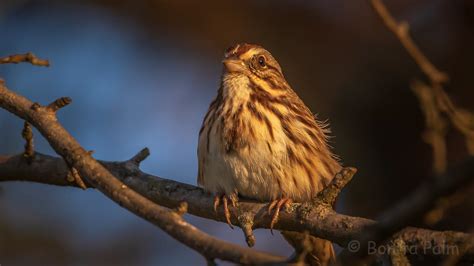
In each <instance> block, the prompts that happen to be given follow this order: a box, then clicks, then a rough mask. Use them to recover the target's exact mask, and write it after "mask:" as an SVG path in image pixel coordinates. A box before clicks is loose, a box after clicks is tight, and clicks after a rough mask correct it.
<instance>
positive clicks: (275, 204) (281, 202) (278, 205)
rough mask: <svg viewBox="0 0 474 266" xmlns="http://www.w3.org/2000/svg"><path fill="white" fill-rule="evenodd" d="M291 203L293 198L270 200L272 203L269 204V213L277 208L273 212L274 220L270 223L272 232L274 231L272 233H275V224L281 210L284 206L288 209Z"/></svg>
mask: <svg viewBox="0 0 474 266" xmlns="http://www.w3.org/2000/svg"><path fill="white" fill-rule="evenodd" d="M291 203H292V200H291V199H288V198H282V199H278V200H274V201H272V202H270V204H269V205H268V213H269V214H270V213H271V212H272V210H273V209H275V213H274V214H273V217H272V221H271V223H270V232H271V233H272V235H273V226H274V225H275V224H276V222H277V221H278V218H279V216H280V210H281V209H282V207H283V206H284V207H285V208H286V209H288V208H289V207H290V204H291Z"/></svg>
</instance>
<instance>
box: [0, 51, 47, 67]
mask: <svg viewBox="0 0 474 266" xmlns="http://www.w3.org/2000/svg"><path fill="white" fill-rule="evenodd" d="M22 62H26V63H30V64H32V65H35V66H44V67H49V61H48V60H44V59H40V58H38V57H36V56H35V55H34V54H33V53H31V52H30V53H26V54H16V55H10V56H7V57H3V58H0V64H18V63H22Z"/></svg>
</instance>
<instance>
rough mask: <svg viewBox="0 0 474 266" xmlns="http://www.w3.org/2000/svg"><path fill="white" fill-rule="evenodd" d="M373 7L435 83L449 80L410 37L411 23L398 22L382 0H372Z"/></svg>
mask: <svg viewBox="0 0 474 266" xmlns="http://www.w3.org/2000/svg"><path fill="white" fill-rule="evenodd" d="M370 1H371V3H372V7H373V8H374V9H375V11H376V12H377V14H378V15H379V17H380V18H381V19H382V21H383V23H384V24H385V26H387V28H388V29H389V30H390V31H392V32H393V33H394V34H395V35H396V36H397V37H398V39H399V40H400V43H401V44H402V45H403V47H405V49H406V51H407V52H408V53H409V54H410V56H411V57H412V58H413V60H415V62H416V63H417V64H418V66H420V68H421V70H422V71H423V73H425V74H426V75H427V76H428V77H429V78H430V80H431V81H432V82H433V83H444V82H446V81H448V80H449V77H448V75H447V74H446V73H444V72H442V71H440V70H438V69H437V68H436V67H435V66H434V65H433V64H432V63H431V62H430V60H429V59H428V58H427V57H426V56H425V55H424V54H423V52H421V50H420V48H418V46H417V45H416V44H415V42H414V41H413V39H412V38H411V37H410V33H409V25H408V23H406V22H405V21H402V22H400V23H399V22H397V21H396V20H395V19H394V18H393V16H392V15H391V14H390V12H389V11H388V9H387V8H386V7H385V5H384V4H383V3H382V1H381V0H370Z"/></svg>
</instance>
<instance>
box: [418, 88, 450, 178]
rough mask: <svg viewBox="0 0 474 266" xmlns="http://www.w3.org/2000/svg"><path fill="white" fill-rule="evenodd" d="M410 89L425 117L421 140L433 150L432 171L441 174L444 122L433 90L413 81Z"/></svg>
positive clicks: (443, 149) (444, 149) (444, 153)
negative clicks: (424, 127)
mask: <svg viewBox="0 0 474 266" xmlns="http://www.w3.org/2000/svg"><path fill="white" fill-rule="evenodd" d="M411 89H412V90H413V92H414V93H415V95H416V96H417V97H418V100H419V102H420V106H421V108H422V111H423V114H424V116H425V124H426V129H425V132H424V133H423V140H424V141H425V142H426V143H428V144H429V145H430V146H431V147H432V150H433V171H434V173H436V174H441V173H443V172H444V171H446V166H447V163H446V161H447V160H446V140H445V137H446V126H447V124H446V120H445V119H444V118H443V117H442V116H441V113H440V110H439V108H438V105H437V102H436V96H435V95H434V94H433V90H432V89H431V87H429V86H428V85H427V84H425V83H423V82H421V81H419V80H415V81H413V82H412V83H411Z"/></svg>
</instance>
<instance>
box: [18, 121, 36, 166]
mask: <svg viewBox="0 0 474 266" xmlns="http://www.w3.org/2000/svg"><path fill="white" fill-rule="evenodd" d="M21 136H22V137H23V138H24V139H25V141H26V143H25V151H24V152H23V157H24V158H25V159H26V162H27V163H28V164H31V163H32V162H33V160H34V158H35V150H34V145H33V130H32V128H31V124H30V123H28V122H26V121H25V124H24V125H23V131H22V132H21Z"/></svg>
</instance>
